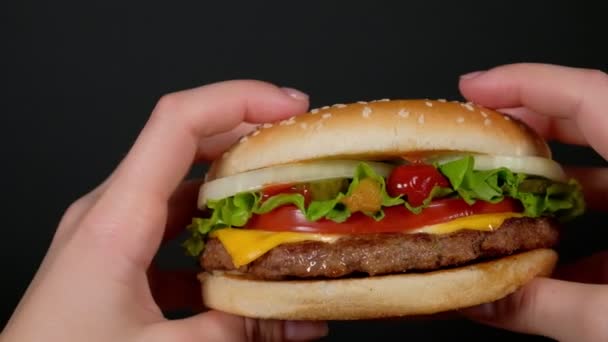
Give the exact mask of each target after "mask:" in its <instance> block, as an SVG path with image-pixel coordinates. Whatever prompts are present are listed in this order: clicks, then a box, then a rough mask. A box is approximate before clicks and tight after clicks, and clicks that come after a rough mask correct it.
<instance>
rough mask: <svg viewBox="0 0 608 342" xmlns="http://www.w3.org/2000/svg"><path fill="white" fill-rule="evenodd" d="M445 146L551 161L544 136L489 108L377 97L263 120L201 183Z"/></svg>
mask: <svg viewBox="0 0 608 342" xmlns="http://www.w3.org/2000/svg"><path fill="white" fill-rule="evenodd" d="M445 151H459V152H472V153H483V154H495V155H506V156H539V157H545V158H551V150H550V149H549V147H548V145H547V143H546V142H545V140H544V139H542V138H541V137H540V136H539V135H538V134H536V133H535V132H534V131H533V130H531V129H530V128H529V127H528V126H526V125H524V124H523V123H521V122H520V121H518V120H516V119H515V118H511V117H509V116H507V115H504V114H501V113H499V112H496V111H494V110H491V109H487V108H483V107H480V106H478V105H475V104H472V103H461V102H454V101H452V102H444V101H438V100H393V101H383V100H380V101H374V102H369V103H367V102H362V103H352V104H347V105H344V104H338V105H333V106H331V107H329V106H326V107H323V108H321V109H313V110H311V111H310V112H309V113H307V114H303V115H298V116H294V117H291V118H289V119H285V120H283V121H280V122H276V123H272V124H270V123H268V124H264V125H261V126H260V127H258V129H257V130H255V131H253V132H251V133H250V134H248V135H247V136H245V137H243V138H241V140H240V141H239V142H238V143H236V144H235V145H233V146H232V148H231V149H230V150H228V151H227V152H226V153H225V154H224V155H223V156H222V157H221V158H220V159H218V160H217V161H216V162H214V163H213V164H212V165H211V167H210V169H209V172H208V175H207V180H213V179H216V178H221V177H226V176H230V175H234V174H238V173H241V172H245V171H250V170H254V169H259V168H263V167H269V166H273V165H279V164H285V163H294V162H301V161H308V160H316V159H324V158H332V159H335V158H350V159H359V158H364V159H390V158H400V157H402V156H404V155H407V154H411V153H417V152H422V153H432V152H445Z"/></svg>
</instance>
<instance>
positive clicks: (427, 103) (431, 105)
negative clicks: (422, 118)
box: [424, 101, 433, 107]
mask: <svg viewBox="0 0 608 342" xmlns="http://www.w3.org/2000/svg"><path fill="white" fill-rule="evenodd" d="M424 104H425V105H427V106H429V107H433V104H432V103H431V102H429V101H426V102H425V103H424Z"/></svg>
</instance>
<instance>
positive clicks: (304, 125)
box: [300, 122, 308, 129]
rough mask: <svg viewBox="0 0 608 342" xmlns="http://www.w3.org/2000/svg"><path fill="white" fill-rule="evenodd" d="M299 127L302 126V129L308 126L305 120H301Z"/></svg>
mask: <svg viewBox="0 0 608 342" xmlns="http://www.w3.org/2000/svg"><path fill="white" fill-rule="evenodd" d="M300 127H302V128H304V129H306V127H308V125H307V124H306V122H302V123H301V124H300Z"/></svg>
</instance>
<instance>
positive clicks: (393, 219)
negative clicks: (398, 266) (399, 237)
mask: <svg viewBox="0 0 608 342" xmlns="http://www.w3.org/2000/svg"><path fill="white" fill-rule="evenodd" d="M504 212H521V206H520V205H519V202H517V201H516V200H514V199H511V198H505V199H504V200H503V201H501V202H499V203H496V204H492V203H489V202H483V201H477V202H476V203H475V204H473V205H468V204H467V203H466V202H465V201H464V200H462V199H443V200H436V201H433V202H431V204H430V205H429V206H428V207H427V208H425V209H424V210H422V212H421V213H420V214H414V213H412V212H411V211H409V210H408V209H407V208H405V207H404V206H403V205H397V206H394V207H388V208H384V213H385V217H384V218H383V219H382V220H380V221H376V220H374V219H373V218H371V217H368V216H366V215H364V214H363V213H360V212H357V213H354V214H352V215H351V216H350V217H349V218H348V219H347V220H346V221H345V222H342V223H337V222H334V221H331V220H326V219H321V220H318V221H315V222H311V221H308V220H307V219H306V217H305V216H304V215H303V214H302V213H301V212H300V210H299V209H297V208H296V207H294V206H291V205H290V206H283V207H279V208H277V209H275V210H273V211H272V212H270V213H268V214H264V215H254V216H253V217H252V218H251V219H250V220H249V222H248V223H247V226H246V228H249V229H259V230H269V231H294V232H310V233H338V234H366V233H386V232H402V231H406V230H409V229H415V228H420V227H423V226H426V225H432V224H437V223H442V222H447V221H450V220H453V219H456V218H459V217H464V216H469V215H476V214H488V213H504Z"/></svg>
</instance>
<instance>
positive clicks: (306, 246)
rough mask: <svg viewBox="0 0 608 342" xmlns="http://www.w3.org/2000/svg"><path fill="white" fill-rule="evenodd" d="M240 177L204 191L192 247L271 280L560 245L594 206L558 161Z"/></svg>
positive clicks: (451, 161) (460, 160) (219, 263)
mask: <svg viewBox="0 0 608 342" xmlns="http://www.w3.org/2000/svg"><path fill="white" fill-rule="evenodd" d="M315 163H317V164H315ZM332 163H333V164H332ZM349 168H350V171H348V170H349ZM231 177H232V178H231ZM231 177H227V178H226V179H218V180H212V181H210V182H208V183H206V184H205V186H207V187H206V188H205V187H204V188H203V189H202V192H201V193H203V194H212V195H214V196H215V198H213V197H204V198H203V203H202V204H203V206H204V207H205V214H204V215H202V216H201V217H196V218H194V219H193V221H192V224H191V225H190V226H189V227H188V229H189V230H190V232H191V235H190V238H189V239H188V240H187V241H186V242H185V243H184V246H185V247H186V250H187V251H188V253H189V254H191V255H193V256H198V257H200V260H201V265H202V267H203V268H204V269H206V270H209V271H212V270H237V271H238V272H241V273H247V274H249V275H251V276H254V277H258V278H263V279H285V278H290V277H298V278H313V277H329V278H335V277H344V276H354V275H357V274H364V275H378V274H389V273H399V272H406V271H420V270H432V269H438V268H442V267H449V266H456V265H461V264H464V263H468V262H472V261H475V260H478V259H481V258H489V257H500V256H503V255H507V254H511V253H514V252H517V251H523V250H529V249H535V248H541V247H551V246H553V245H555V243H556V242H557V228H556V223H558V222H560V221H566V220H570V219H572V218H574V217H576V216H578V215H580V214H582V213H583V211H584V201H583V196H582V192H581V189H580V186H579V185H578V183H577V182H576V181H574V180H566V179H565V177H564V175H563V174H562V173H561V169H560V168H559V167H556V164H555V163H554V162H552V161H550V160H539V159H534V160H527V161H526V162H525V163H524V162H522V161H521V160H518V159H517V158H511V157H502V158H501V157H488V156H476V155H464V156H456V157H454V156H451V157H449V158H434V159H430V158H428V159H426V160H416V161H415V162H408V163H378V162H371V161H357V162H353V161H349V162H348V163H343V164H340V163H336V162H310V163H308V164H307V165H303V166H295V165H292V166H289V168H283V169H280V170H279V169H278V168H269V169H268V170H258V171H256V172H253V173H250V174H248V175H237V176H231ZM290 177H291V178H290ZM273 179H275V180H276V181H273ZM298 179H300V181H298ZM286 180H288V181H286ZM256 182H258V183H259V184H257V185H256Z"/></svg>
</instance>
